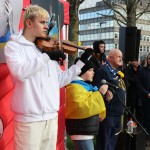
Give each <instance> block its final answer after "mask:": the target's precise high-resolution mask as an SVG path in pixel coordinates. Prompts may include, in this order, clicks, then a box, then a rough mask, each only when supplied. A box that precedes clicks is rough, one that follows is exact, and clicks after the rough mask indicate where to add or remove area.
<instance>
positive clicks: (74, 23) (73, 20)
mask: <svg viewBox="0 0 150 150" xmlns="http://www.w3.org/2000/svg"><path fill="white" fill-rule="evenodd" d="M67 1H68V2H69V3H70V8H69V13H70V25H69V41H71V42H74V43H77V41H78V33H79V18H78V11H79V6H80V4H82V3H83V2H84V1H85V0H67ZM75 57H76V56H75V55H72V54H70V55H69V56H68V60H69V66H71V65H72V64H73V63H74V59H75Z"/></svg>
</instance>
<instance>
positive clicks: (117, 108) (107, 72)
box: [93, 63, 125, 116]
mask: <svg viewBox="0 0 150 150" xmlns="http://www.w3.org/2000/svg"><path fill="white" fill-rule="evenodd" d="M112 70H113V69H112V68H111V69H110V68H109V67H108V64H107V63H106V64H104V65H103V66H101V67H100V68H99V69H98V70H97V72H96V74H95V76H94V80H93V84H94V85H96V86H97V87H98V88H99V87H100V86H101V85H102V83H101V81H102V80H103V79H105V80H106V81H107V82H109V83H111V84H114V85H116V86H118V84H119V76H118V75H117V74H116V73H115V72H112ZM109 90H110V91H114V92H115V94H113V99H112V100H111V101H110V102H109V103H106V113H107V115H111V116H112V115H122V114H123V111H124V106H123V104H122V103H121V102H120V100H121V101H122V102H123V103H125V91H124V90H123V89H122V88H118V89H116V88H113V89H112V88H109ZM118 97H119V98H118Z"/></svg>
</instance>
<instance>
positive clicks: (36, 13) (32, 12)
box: [23, 5, 49, 26]
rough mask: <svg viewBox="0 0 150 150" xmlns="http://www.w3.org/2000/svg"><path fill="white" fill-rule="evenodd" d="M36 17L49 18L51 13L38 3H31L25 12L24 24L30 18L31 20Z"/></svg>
mask: <svg viewBox="0 0 150 150" xmlns="http://www.w3.org/2000/svg"><path fill="white" fill-rule="evenodd" d="M36 17H40V18H47V19H48V18H49V13H48V11H47V10H45V9H44V8H42V7H40V6H37V5H29V6H28V7H27V8H26V9H25V12H24V17H23V21H24V26H25V23H26V20H28V19H30V20H31V21H34V19H35V18H36Z"/></svg>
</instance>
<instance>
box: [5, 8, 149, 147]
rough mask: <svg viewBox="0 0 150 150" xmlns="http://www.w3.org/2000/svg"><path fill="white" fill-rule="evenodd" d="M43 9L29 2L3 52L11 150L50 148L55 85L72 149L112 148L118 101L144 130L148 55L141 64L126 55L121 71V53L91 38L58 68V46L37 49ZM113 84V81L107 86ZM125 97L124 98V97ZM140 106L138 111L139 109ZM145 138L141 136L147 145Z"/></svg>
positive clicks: (120, 113)
mask: <svg viewBox="0 0 150 150" xmlns="http://www.w3.org/2000/svg"><path fill="white" fill-rule="evenodd" d="M49 17H50V16H49V13H48V12H47V11H46V10H45V9H43V8H41V7H39V6H35V5H31V6H28V7H27V8H26V10H25V13H24V29H22V30H21V31H20V32H18V33H15V34H14V35H12V36H11V40H10V41H9V42H8V43H7V44H6V46H5V56H6V61H7V65H8V68H9V70H10V73H11V76H12V79H13V82H14V93H13V97H12V103H11V109H12V111H13V112H14V139H15V150H23V149H24V150H39V149H40V150H48V149H51V150H56V140H57V128H58V124H57V121H58V114H57V112H58V109H59V99H60V97H59V95H60V90H59V89H60V88H61V87H64V86H66V103H65V105H66V109H65V118H66V120H65V123H66V132H67V133H68V134H69V136H70V138H71V140H72V141H73V143H74V149H75V150H94V144H93V138H94V136H96V150H114V149H115V145H116V143H117V138H118V135H119V133H120V132H121V130H122V116H123V113H124V106H123V104H122V103H124V104H127V106H129V107H131V111H132V113H133V114H135V116H136V117H137V119H139V121H141V123H142V124H143V126H144V128H146V130H147V132H148V133H150V115H149V113H150V110H149V107H150V54H148V55H147V58H146V64H144V65H143V66H141V65H140V64H138V61H137V60H131V61H130V62H129V64H128V66H127V67H126V68H125V69H124V74H125V79H123V76H122V75H120V73H119V71H120V68H121V71H123V60H122V57H123V56H122V52H121V50H119V49H115V48H113V49H111V50H110V51H109V53H108V57H107V58H106V55H105V46H106V45H105V42H104V41H102V40H99V41H95V42H94V43H93V49H92V48H87V49H86V50H85V52H84V53H83V54H82V55H81V57H80V58H77V59H76V61H75V64H74V65H72V66H71V67H70V68H69V69H66V70H65V71H62V70H61V69H60V66H59V63H58V62H59V61H60V60H61V61H63V60H65V59H66V56H65V54H64V53H63V52H62V51H57V50H56V51H45V50H44V49H39V48H38V47H37V46H36V44H35V41H36V39H37V38H39V37H42V38H45V37H47V30H48V25H47V20H48V19H49ZM112 85H113V86H112ZM126 97H127V99H126ZM143 110H144V111H143ZM148 142H149V144H150V138H149V136H148V137H147V144H148Z"/></svg>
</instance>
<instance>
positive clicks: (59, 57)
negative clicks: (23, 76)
mask: <svg viewBox="0 0 150 150" xmlns="http://www.w3.org/2000/svg"><path fill="white" fill-rule="evenodd" d="M43 53H46V54H47V55H48V56H49V57H50V59H51V60H56V61H63V60H65V59H66V55H65V54H64V52H63V51H61V50H52V51H43Z"/></svg>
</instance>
